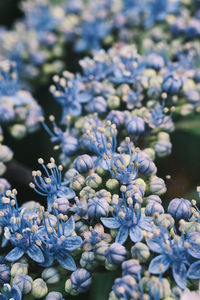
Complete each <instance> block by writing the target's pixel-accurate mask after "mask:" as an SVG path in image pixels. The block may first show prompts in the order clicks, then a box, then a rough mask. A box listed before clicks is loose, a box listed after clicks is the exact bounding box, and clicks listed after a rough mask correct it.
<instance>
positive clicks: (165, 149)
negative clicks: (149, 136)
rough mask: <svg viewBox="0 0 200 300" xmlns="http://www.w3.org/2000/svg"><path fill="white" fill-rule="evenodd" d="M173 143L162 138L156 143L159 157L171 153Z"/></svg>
mask: <svg viewBox="0 0 200 300" xmlns="http://www.w3.org/2000/svg"><path fill="white" fill-rule="evenodd" d="M171 150H172V144H171V143H170V142H169V141H166V140H160V141H158V142H157V143H156V144H155V151H156V153H157V155H158V156H159V157H164V156H167V155H169V154H170V153H171Z"/></svg>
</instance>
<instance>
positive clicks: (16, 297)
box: [0, 284, 22, 300]
mask: <svg viewBox="0 0 200 300" xmlns="http://www.w3.org/2000/svg"><path fill="white" fill-rule="evenodd" d="M4 291H5V294H6V295H4V294H2V293H0V299H1V300H10V299H12V300H21V299H22V294H21V291H20V289H19V287H18V286H17V285H13V286H12V288H11V286H10V285H9V284H4Z"/></svg>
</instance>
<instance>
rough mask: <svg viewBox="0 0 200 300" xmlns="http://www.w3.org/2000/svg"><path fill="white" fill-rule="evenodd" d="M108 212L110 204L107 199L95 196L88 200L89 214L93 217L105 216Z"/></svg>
mask: <svg viewBox="0 0 200 300" xmlns="http://www.w3.org/2000/svg"><path fill="white" fill-rule="evenodd" d="M108 213H109V204H108V202H107V201H106V200H105V199H103V198H97V197H94V198H92V199H89V200H88V216H89V217H90V218H91V219H94V218H95V219H99V218H101V217H105V216H107V215H108Z"/></svg>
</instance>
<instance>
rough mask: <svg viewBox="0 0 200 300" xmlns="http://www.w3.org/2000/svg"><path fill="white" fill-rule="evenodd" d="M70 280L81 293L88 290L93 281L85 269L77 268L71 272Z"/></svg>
mask: <svg viewBox="0 0 200 300" xmlns="http://www.w3.org/2000/svg"><path fill="white" fill-rule="evenodd" d="M70 280H71V286H72V288H73V289H75V290H76V291H78V292H79V293H84V292H86V291H87V290H88V289H89V287H90V285H91V283H92V277H91V275H90V273H89V272H88V271H87V270H85V269H77V270H76V271H74V272H73V273H72V274H71V277H70Z"/></svg>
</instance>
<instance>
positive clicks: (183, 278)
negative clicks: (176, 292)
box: [172, 262, 187, 290]
mask: <svg viewBox="0 0 200 300" xmlns="http://www.w3.org/2000/svg"><path fill="white" fill-rule="evenodd" d="M172 274H173V277H174V280H175V281H176V284H177V285H178V286H179V287H180V288H181V289H183V290H184V289H185V287H186V284H187V269H186V266H185V264H184V263H178V262H177V263H173V265H172Z"/></svg>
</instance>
